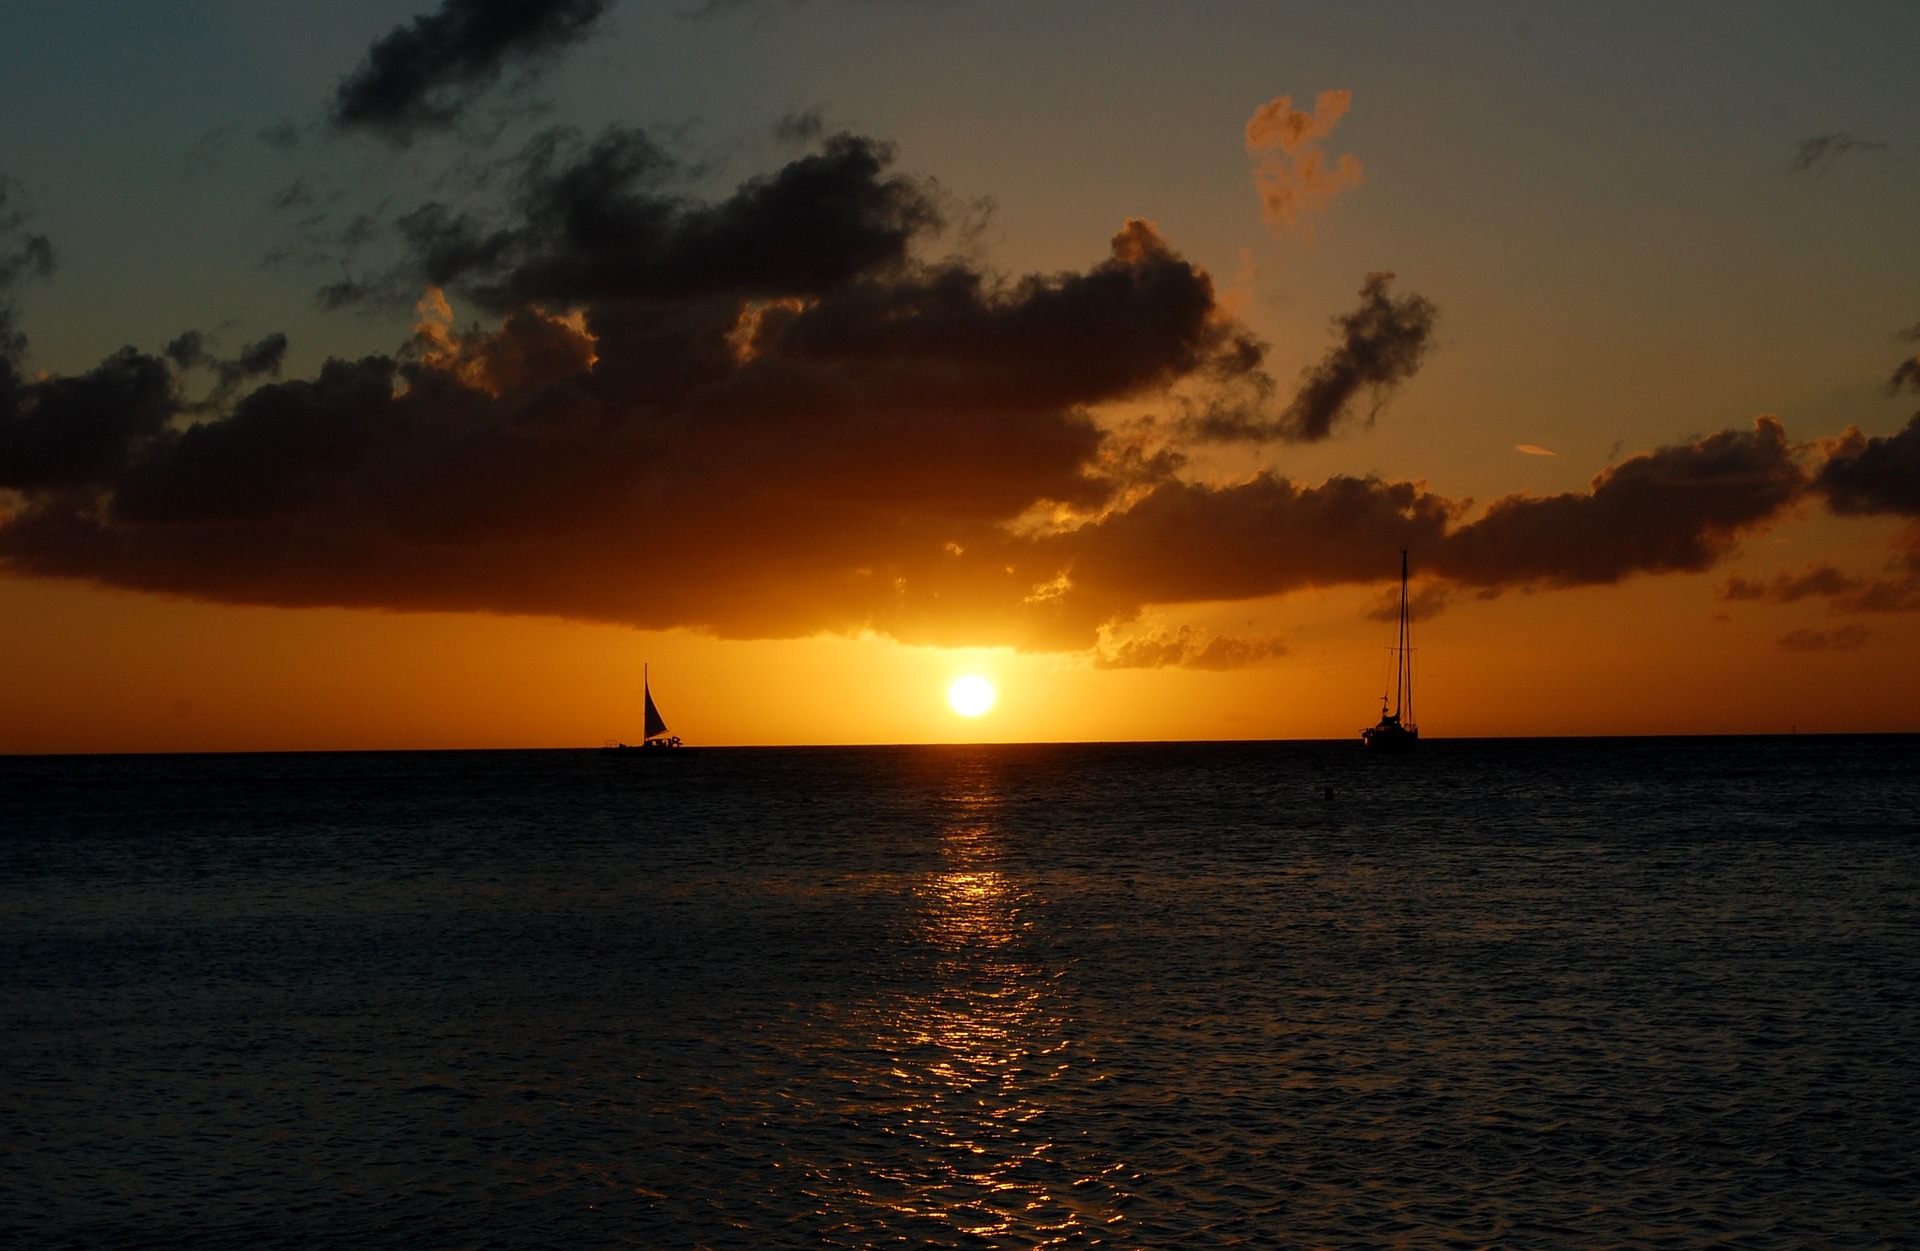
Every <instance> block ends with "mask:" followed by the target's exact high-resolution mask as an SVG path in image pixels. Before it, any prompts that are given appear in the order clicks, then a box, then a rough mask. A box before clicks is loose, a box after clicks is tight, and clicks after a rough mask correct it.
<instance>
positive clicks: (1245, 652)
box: [1093, 626, 1287, 672]
mask: <svg viewBox="0 0 1920 1251" xmlns="http://www.w3.org/2000/svg"><path fill="white" fill-rule="evenodd" d="M1286 654H1287V645H1286V643H1285V642H1284V641H1283V640H1282V639H1280V638H1278V637H1273V636H1267V637H1261V638H1241V637H1239V636H1236V635H1231V634H1216V635H1213V636H1212V637H1211V638H1209V637H1208V636H1207V634H1206V632H1205V631H1203V630H1199V629H1197V628H1195V627H1193V626H1181V627H1180V628H1179V629H1178V630H1172V631H1167V630H1156V631H1154V632H1152V633H1150V634H1145V635H1141V636H1139V637H1137V638H1131V639H1126V640H1124V641H1122V642H1120V643H1117V644H1114V645H1112V646H1108V647H1101V648H1099V649H1098V650H1096V651H1095V652H1094V656H1093V667H1094V668H1096V669H1166V668H1181V669H1209V670H1213V671H1215V672H1224V671H1226V670H1230V669H1246V668H1250V667H1252V666H1253V665H1257V664H1259V663H1260V662H1261V661H1263V660H1268V659H1271V658H1273V657H1276V656H1284V655H1286Z"/></svg>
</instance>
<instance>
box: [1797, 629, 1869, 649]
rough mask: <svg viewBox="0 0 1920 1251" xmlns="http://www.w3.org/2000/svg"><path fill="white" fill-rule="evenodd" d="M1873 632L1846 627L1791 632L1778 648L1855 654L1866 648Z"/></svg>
mask: <svg viewBox="0 0 1920 1251" xmlns="http://www.w3.org/2000/svg"><path fill="white" fill-rule="evenodd" d="M1869 637H1871V632H1870V631H1869V630H1868V629H1867V628H1866V627H1865V626H1857V625H1845V626H1841V627H1840V628H1839V629H1837V630H1789V631H1788V632H1787V633H1785V634H1783V635H1781V636H1780V638H1779V640H1778V642H1777V646H1778V647H1779V648H1780V650H1781V651H1783V652H1854V651H1859V650H1860V648H1861V647H1863V646H1865V644H1866V641H1867V639H1868V638H1869Z"/></svg>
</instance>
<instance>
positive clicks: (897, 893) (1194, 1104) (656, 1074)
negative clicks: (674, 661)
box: [0, 736, 1920, 1249]
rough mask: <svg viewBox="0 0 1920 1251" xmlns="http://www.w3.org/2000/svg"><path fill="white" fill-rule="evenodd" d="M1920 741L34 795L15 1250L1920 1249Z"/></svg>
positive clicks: (400, 774) (10, 861) (11, 1137)
mask: <svg viewBox="0 0 1920 1251" xmlns="http://www.w3.org/2000/svg"><path fill="white" fill-rule="evenodd" d="M1917 905H1920V737H1914V736H1890V737H1807V736H1802V737H1779V738H1724V739H1616V740H1514V741H1491V740H1472V741H1446V740H1437V741H1432V742H1428V743H1426V744H1424V745H1423V746H1422V748H1421V751H1420V752H1419V753H1418V754H1417V755H1414V756H1411V757H1405V758H1376V757H1370V756H1368V755H1366V754H1364V753H1363V752H1361V750H1360V749H1359V746H1358V744H1357V743H1345V742H1342V743H1214V744H1184V743H1181V744H1107V745H1078V746H1075V745H1045V746H981V747H870V748H806V749H710V750H705V751H700V752H697V753H691V754H688V755H686V756H684V757H683V758H673V759H655V758H651V757H638V758H636V757H617V756H610V755H603V754H601V753H598V752H593V751H542V752H497V753H493V752H458V753H430V752H422V753H366V754H311V755H308V754H290V755H229V756H147V757H127V756H122V757H41V758H22V757H15V758H0V1040H3V1045H4V1051H3V1052H0V1244H4V1245H6V1246H10V1247H23V1248H61V1247H76V1248H89V1249H95V1248H135V1247H139V1248H162V1247H179V1248H196V1249H200V1248H249V1249H251V1248H282V1247H284V1248H296V1247H298V1248H307V1247H341V1246H353V1247H362V1246H365V1247H381V1246H391V1247H406V1248H534V1247H552V1248H569V1249H574V1248H594V1247H623V1246H632V1247H646V1248H683V1247H684V1248H694V1247H710V1248H722V1247H728V1248H732V1247H741V1248H757V1247H873V1246H902V1247H907V1246H936V1247H1029V1246H1112V1247H1175V1246H1178V1247H1225V1246H1250V1247H1415V1248H1420V1247H1501V1248H1505V1247H1542V1248H1556V1247H1608V1248H1614V1247H1659V1248H1693V1247H1743V1248H1747V1247H1752V1248H1761V1247H1781V1248H1787V1247H1794V1248H1799V1247H1824V1248H1910V1247H1914V1246H1916V1245H1920V908H1917Z"/></svg>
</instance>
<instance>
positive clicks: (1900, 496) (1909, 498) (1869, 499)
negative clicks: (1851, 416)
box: [1816, 413, 1920, 517]
mask: <svg viewBox="0 0 1920 1251" xmlns="http://www.w3.org/2000/svg"><path fill="white" fill-rule="evenodd" d="M1826 452H1827V459H1826V463H1824V464H1823V465H1821V466H1820V471H1819V475H1818V477H1817V479H1816V481H1817V484H1818V486H1819V489H1820V490H1821V491H1822V492H1823V493H1824V494H1825V495H1826V497H1827V506H1828V507H1829V508H1831V509H1833V511H1834V512H1836V513H1841V514H1845V515H1851V516H1859V515H1864V514H1873V513H1894V514H1898V515H1900V516H1903V517H1920V413H1915V414H1914V415H1913V416H1912V417H1911V418H1910V419H1908V421H1907V424H1906V425H1905V426H1904V427H1903V428H1902V429H1901V430H1900V431H1899V432H1898V433H1896V434H1890V435H1885V436H1879V437H1875V438H1868V437H1867V436H1866V435H1864V434H1862V433H1861V432H1860V431H1859V429H1858V428H1856V427H1854V426H1848V427H1847V429H1846V431H1845V433H1843V434H1842V435H1841V436H1840V437H1839V438H1838V439H1836V440H1834V441H1833V442H1832V443H1831V444H1830V445H1829V446H1828V447H1827V449H1826Z"/></svg>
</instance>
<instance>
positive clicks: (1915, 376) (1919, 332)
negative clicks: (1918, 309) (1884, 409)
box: [1887, 325, 1920, 395]
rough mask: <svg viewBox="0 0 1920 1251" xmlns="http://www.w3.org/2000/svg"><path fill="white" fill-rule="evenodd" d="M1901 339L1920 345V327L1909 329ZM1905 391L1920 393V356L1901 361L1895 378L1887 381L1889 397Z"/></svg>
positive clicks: (1903, 333)
mask: <svg viewBox="0 0 1920 1251" xmlns="http://www.w3.org/2000/svg"><path fill="white" fill-rule="evenodd" d="M1899 337H1900V338H1901V339H1903V340H1905V341H1906V342H1908V343H1920V325H1914V326H1909V327H1907V328H1906V329H1905V330H1902V331H1901V332H1900V335H1899ZM1904 390H1912V391H1920V356H1909V357H1908V358H1907V359H1906V360H1903V361H1901V362H1900V363H1899V364H1898V365H1896V366H1894V370H1893V377H1891V378H1889V379H1887V394H1888V395H1898V394H1900V392H1902V391H1904Z"/></svg>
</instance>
